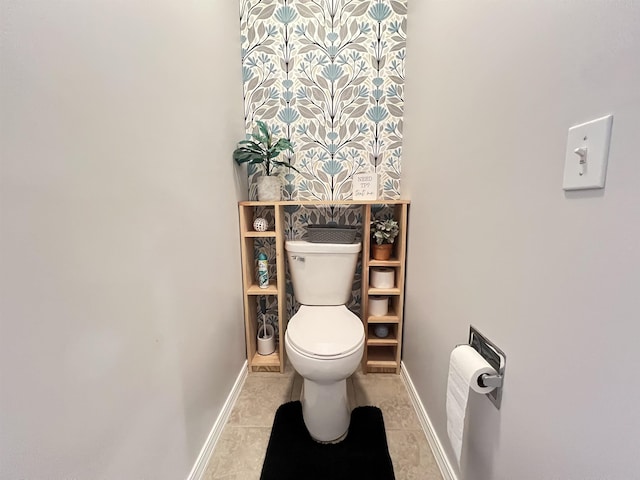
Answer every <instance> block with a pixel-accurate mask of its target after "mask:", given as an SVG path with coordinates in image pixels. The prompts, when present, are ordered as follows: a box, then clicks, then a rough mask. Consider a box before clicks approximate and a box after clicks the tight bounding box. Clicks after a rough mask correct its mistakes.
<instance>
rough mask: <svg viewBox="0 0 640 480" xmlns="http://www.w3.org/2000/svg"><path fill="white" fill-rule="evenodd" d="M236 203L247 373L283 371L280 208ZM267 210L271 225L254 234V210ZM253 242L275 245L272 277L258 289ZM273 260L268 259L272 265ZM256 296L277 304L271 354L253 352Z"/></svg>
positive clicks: (266, 203)
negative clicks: (263, 241)
mask: <svg viewBox="0 0 640 480" xmlns="http://www.w3.org/2000/svg"><path fill="white" fill-rule="evenodd" d="M247 203H249V202H240V204H239V206H238V210H239V215H240V242H241V243H240V253H241V255H242V287H243V292H244V294H243V301H244V323H245V335H246V346H247V360H248V363H249V370H251V371H253V372H280V373H283V372H284V331H285V328H286V318H287V316H286V296H285V284H286V272H285V267H284V257H285V253H284V207H283V206H281V205H276V204H274V203H268V202H251V205H248V204H247ZM258 208H263V209H269V210H271V212H272V213H273V218H274V225H273V226H272V227H271V229H270V230H268V231H266V232H256V231H255V230H254V229H253V220H254V217H255V216H256V209H258ZM257 239H265V240H269V239H273V242H274V243H275V251H276V258H275V269H276V278H272V277H270V278H269V286H268V287H267V288H260V287H259V286H258V282H257V278H256V259H255V244H254V242H255V241H256V240H257ZM273 261H274V259H273V258H269V263H270V264H272V263H273ZM259 296H273V297H276V302H277V305H278V324H279V328H278V338H277V339H276V342H277V344H276V351H275V352H274V353H272V354H271V355H260V354H259V353H258V352H257V347H256V343H257V340H256V337H257V335H258V307H257V302H258V298H257V297H259Z"/></svg>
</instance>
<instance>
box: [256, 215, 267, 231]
mask: <svg viewBox="0 0 640 480" xmlns="http://www.w3.org/2000/svg"><path fill="white" fill-rule="evenodd" d="M268 226H269V222H267V219H266V218H262V217H258V218H256V219H255V220H254V221H253V229H254V230H255V231H256V232H266V231H267V227H268Z"/></svg>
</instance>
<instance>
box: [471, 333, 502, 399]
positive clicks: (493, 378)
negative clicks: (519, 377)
mask: <svg viewBox="0 0 640 480" xmlns="http://www.w3.org/2000/svg"><path fill="white" fill-rule="evenodd" d="M469 346H471V347H472V348H473V349H474V350H476V351H477V352H478V353H479V354H480V355H481V356H482V358H484V359H485V360H486V361H487V363H489V365H491V366H492V367H493V368H494V369H495V371H496V372H498V374H497V375H483V376H482V378H481V379H480V380H478V383H479V384H480V386H481V387H496V388H494V389H493V390H492V391H490V392H489V393H487V394H486V395H487V396H488V397H489V400H491V402H492V403H493V404H494V405H495V406H496V408H498V409H499V408H500V402H501V401H502V385H503V383H504V368H505V365H506V363H507V356H506V355H505V353H504V352H503V351H502V350H500V349H499V348H498V347H496V346H495V344H494V343H493V342H491V341H490V340H488V339H487V338H486V337H485V336H484V335H482V334H481V333H480V332H479V331H478V330H477V329H475V328H474V327H473V325H470V326H469Z"/></svg>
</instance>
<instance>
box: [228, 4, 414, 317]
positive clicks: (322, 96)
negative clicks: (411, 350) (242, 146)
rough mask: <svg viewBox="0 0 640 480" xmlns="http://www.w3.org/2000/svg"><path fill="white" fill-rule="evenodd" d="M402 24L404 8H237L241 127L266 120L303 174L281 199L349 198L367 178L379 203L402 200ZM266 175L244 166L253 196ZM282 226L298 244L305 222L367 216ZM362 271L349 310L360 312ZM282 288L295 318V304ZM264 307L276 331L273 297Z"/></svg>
mask: <svg viewBox="0 0 640 480" xmlns="http://www.w3.org/2000/svg"><path fill="white" fill-rule="evenodd" d="M406 22H407V0H240V28H241V40H242V78H243V96H244V119H245V128H246V131H247V133H250V132H252V131H253V130H254V129H255V128H256V124H255V122H256V120H262V121H264V122H266V123H267V125H268V126H269V128H270V129H271V130H272V132H273V134H274V136H275V138H280V137H285V138H287V139H289V140H290V141H291V142H292V143H293V145H294V151H295V153H293V154H292V153H291V152H286V154H284V156H285V159H286V160H287V161H288V162H290V163H291V164H292V165H294V166H295V167H296V168H297V169H298V170H299V172H296V171H295V170H292V169H286V171H282V172H281V175H282V177H283V181H284V194H283V195H284V199H285V200H288V199H295V200H348V199H350V198H351V180H352V177H353V175H354V173H366V172H375V173H377V174H378V197H379V198H386V199H392V198H398V197H399V196H400V163H401V156H402V125H403V123H402V115H403V109H404V76H405V73H404V60H405V54H406V48H405V44H406V33H405V32H406ZM261 168H262V167H260V166H259V167H258V168H257V167H255V166H253V165H248V173H249V177H250V178H249V185H250V190H249V198H252V199H255V198H256V185H255V181H254V178H253V177H255V176H256V175H261V174H262V171H261ZM267 210H268V209H267ZM263 213H264V216H266V217H269V212H268V211H265V212H263ZM285 220H286V237H287V238H288V239H299V238H303V237H304V235H305V233H306V225H308V224H317V223H330V222H331V223H337V224H344V225H357V226H361V225H362V212H361V209H360V208H357V207H356V208H354V207H347V206H331V207H319V208H305V207H303V206H288V207H286V208H285ZM271 221H272V219H271ZM360 231H361V229H360ZM358 240H360V239H358ZM255 246H256V249H255V255H256V258H257V255H258V254H259V253H260V252H264V253H266V254H267V257H268V258H269V259H273V258H275V246H274V244H273V242H272V241H269V240H264V241H261V240H258V241H256V242H255ZM273 263H274V262H272V261H270V266H271V270H272V271H271V275H272V278H273V276H274V275H275V271H274V266H273ZM361 271H362V268H361V264H360V263H359V264H358V267H357V271H356V276H355V279H354V283H353V292H352V298H351V301H350V302H349V304H348V305H347V306H348V307H349V308H350V309H351V310H352V311H354V312H355V313H359V309H360V296H361V293H360V287H361ZM286 288H287V310H288V314H289V316H291V315H293V313H294V312H295V311H296V310H297V308H298V305H297V303H296V302H295V298H294V296H293V288H292V286H291V284H290V283H289V282H287V287H286ZM256 301H258V298H256ZM267 301H268V312H267V321H268V322H269V323H272V324H273V325H274V326H275V327H276V328H277V323H278V322H277V305H276V303H275V301H276V299H275V297H267Z"/></svg>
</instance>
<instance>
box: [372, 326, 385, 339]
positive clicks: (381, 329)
mask: <svg viewBox="0 0 640 480" xmlns="http://www.w3.org/2000/svg"><path fill="white" fill-rule="evenodd" d="M373 333H375V334H376V337H378V338H385V337H386V336H387V335H389V327H387V326H386V325H376V328H374V329H373Z"/></svg>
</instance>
